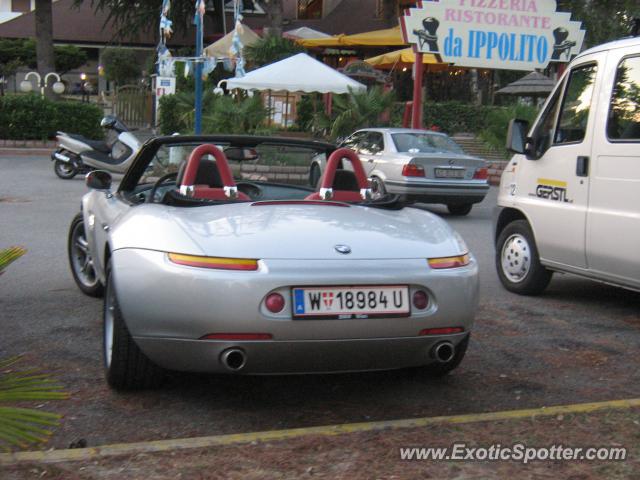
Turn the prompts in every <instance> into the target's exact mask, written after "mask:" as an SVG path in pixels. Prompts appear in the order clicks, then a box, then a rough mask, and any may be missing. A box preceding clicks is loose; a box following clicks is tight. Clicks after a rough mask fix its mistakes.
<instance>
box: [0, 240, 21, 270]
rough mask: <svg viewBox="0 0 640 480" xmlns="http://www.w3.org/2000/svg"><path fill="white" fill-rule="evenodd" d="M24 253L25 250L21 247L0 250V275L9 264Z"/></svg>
mask: <svg viewBox="0 0 640 480" xmlns="http://www.w3.org/2000/svg"><path fill="white" fill-rule="evenodd" d="M25 253H27V250H26V249H24V248H22V247H9V248H4V249H2V250H0V275H1V274H2V272H4V270H5V269H6V268H7V267H8V266H9V264H10V263H13V262H15V261H16V260H17V259H19V258H20V257H21V256H23V255H24V254H25Z"/></svg>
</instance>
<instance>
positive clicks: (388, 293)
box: [292, 285, 411, 318]
mask: <svg viewBox="0 0 640 480" xmlns="http://www.w3.org/2000/svg"><path fill="white" fill-rule="evenodd" d="M292 295H293V316H294V317H298V318H369V317H381V316H391V317H406V316H408V315H409V313H410V311H411V308H410V305H409V287H407V286H406V285H389V286H387V285H385V286H363V287H309V288H294V289H293V290H292Z"/></svg>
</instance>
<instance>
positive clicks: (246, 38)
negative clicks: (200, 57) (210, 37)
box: [204, 25, 260, 58]
mask: <svg viewBox="0 0 640 480" xmlns="http://www.w3.org/2000/svg"><path fill="white" fill-rule="evenodd" d="M234 32H235V30H231V31H230V32H229V33H227V34H226V35H225V36H224V37H222V38H221V39H220V40H217V41H215V42H213V43H212V44H211V45H209V46H208V47H207V48H205V49H204V54H205V55H206V56H207V57H213V58H230V57H231V53H229V50H230V49H231V43H232V42H233V34H234ZM238 34H239V35H240V41H241V42H242V45H243V46H245V47H247V46H249V45H253V44H254V43H256V42H257V41H258V40H260V37H259V36H258V34H257V33H255V32H254V31H253V30H251V29H250V28H249V27H247V26H246V25H241V29H240V30H239V32H238Z"/></svg>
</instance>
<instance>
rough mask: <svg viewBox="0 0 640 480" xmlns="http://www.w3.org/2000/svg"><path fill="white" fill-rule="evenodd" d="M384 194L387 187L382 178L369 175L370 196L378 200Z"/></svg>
mask: <svg viewBox="0 0 640 480" xmlns="http://www.w3.org/2000/svg"><path fill="white" fill-rule="evenodd" d="M386 194H387V189H386V187H385V186H384V182H383V181H382V179H381V178H379V177H371V198H372V199H373V200H380V199H381V198H383V197H384V196H385V195H386Z"/></svg>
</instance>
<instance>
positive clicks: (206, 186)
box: [177, 144, 250, 201]
mask: <svg viewBox="0 0 640 480" xmlns="http://www.w3.org/2000/svg"><path fill="white" fill-rule="evenodd" d="M205 155H213V156H214V158H215V159H216V161H215V162H212V161H211V160H204V161H203V160H202V157H203V156H205ZM177 185H178V187H179V189H180V192H181V193H183V194H185V195H188V196H190V197H191V198H195V199H202V200H220V201H230V200H250V198H249V197H248V196H247V195H245V194H244V193H242V192H237V194H236V195H235V197H232V196H231V195H232V194H231V192H232V191H235V189H236V183H235V182H234V180H233V175H232V173H231V169H230V168H229V162H228V161H227V157H226V156H225V155H224V153H223V152H222V150H220V149H219V148H218V147H216V146H215V145H211V144H204V145H200V146H199V147H197V148H195V149H194V150H193V152H191V156H190V157H189V160H188V161H187V164H186V167H185V168H184V170H182V169H181V172H180V173H179V174H178V179H177Z"/></svg>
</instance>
